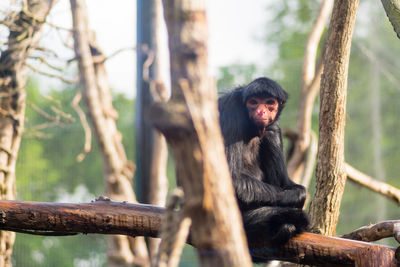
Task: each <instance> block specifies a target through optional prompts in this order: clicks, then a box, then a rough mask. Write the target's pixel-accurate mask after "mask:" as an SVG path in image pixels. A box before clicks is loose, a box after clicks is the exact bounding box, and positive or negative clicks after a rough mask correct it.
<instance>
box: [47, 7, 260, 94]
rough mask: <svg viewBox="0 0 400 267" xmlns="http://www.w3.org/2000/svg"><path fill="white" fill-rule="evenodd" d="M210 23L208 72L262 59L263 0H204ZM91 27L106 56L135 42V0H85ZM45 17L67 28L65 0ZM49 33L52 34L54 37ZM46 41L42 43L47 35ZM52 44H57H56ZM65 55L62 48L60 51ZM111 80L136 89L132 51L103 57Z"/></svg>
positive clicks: (126, 90) (116, 86) (132, 91)
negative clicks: (108, 57)
mask: <svg viewBox="0 0 400 267" xmlns="http://www.w3.org/2000/svg"><path fill="white" fill-rule="evenodd" d="M206 2H207V6H208V8H207V16H208V23H209V25H208V26H209V31H210V39H209V47H208V48H209V62H210V66H209V68H210V73H211V74H212V75H214V76H215V75H216V74H217V69H218V67H220V66H223V65H229V64H232V63H238V62H241V63H255V64H257V65H265V64H266V63H265V62H262V61H260V59H261V58H264V51H265V50H264V48H263V47H264V45H263V43H262V41H261V40H260V39H261V38H260V36H261V33H262V31H263V28H264V27H265V25H266V19H265V16H266V14H267V12H266V1H265V0H252V1H251V2H249V1H243V0H230V1H226V0H206ZM87 5H88V12H89V23H90V27H91V28H92V29H94V30H95V31H96V34H97V40H98V42H99V44H100V46H101V48H102V49H103V51H104V52H105V54H106V55H110V54H112V53H113V52H115V51H116V50H118V49H121V48H127V47H134V46H135V44H136V1H132V0H113V1H109V0H87ZM50 21H51V22H53V23H54V24H56V25H62V26H64V27H71V26H70V25H71V15H70V11H69V1H67V0H60V1H59V3H58V4H57V6H56V7H55V9H54V10H53V12H52V14H51V16H50ZM53 38H54V37H53ZM45 40H46V45H47V44H48V42H49V39H45ZM55 49H57V48H55ZM61 53H62V54H64V55H65V56H66V57H67V58H69V57H72V55H67V53H68V52H67V51H64V52H61ZM106 67H107V72H108V76H109V81H110V85H111V86H112V88H113V89H114V90H116V91H117V92H124V93H126V94H127V95H129V96H133V95H134V94H135V90H136V89H135V88H136V70H135V69H136V54H135V52H134V51H125V52H123V53H121V54H119V55H117V56H115V57H113V58H111V59H110V60H108V61H107V65H106Z"/></svg>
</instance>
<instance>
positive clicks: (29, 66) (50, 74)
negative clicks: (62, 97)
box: [26, 64, 78, 83]
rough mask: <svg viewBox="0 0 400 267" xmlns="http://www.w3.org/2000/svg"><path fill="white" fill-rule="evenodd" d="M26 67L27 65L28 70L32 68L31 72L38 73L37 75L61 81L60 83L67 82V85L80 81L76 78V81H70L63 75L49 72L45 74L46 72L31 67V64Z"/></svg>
mask: <svg viewBox="0 0 400 267" xmlns="http://www.w3.org/2000/svg"><path fill="white" fill-rule="evenodd" d="M26 65H27V67H28V68H30V69H31V70H33V71H34V72H36V73H39V74H42V75H45V76H47V77H50V78H56V79H59V80H60V81H62V82H65V83H76V82H77V80H78V79H77V78H75V79H73V80H69V79H66V78H64V77H63V76H61V75H58V74H53V73H49V72H45V71H42V70H39V69H37V68H35V67H33V66H32V65H30V64H26Z"/></svg>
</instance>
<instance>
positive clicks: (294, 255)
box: [250, 233, 400, 267]
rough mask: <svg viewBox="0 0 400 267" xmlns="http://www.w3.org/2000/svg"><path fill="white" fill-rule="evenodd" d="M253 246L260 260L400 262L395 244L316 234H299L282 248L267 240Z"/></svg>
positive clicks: (339, 263)
mask: <svg viewBox="0 0 400 267" xmlns="http://www.w3.org/2000/svg"><path fill="white" fill-rule="evenodd" d="M250 247H251V249H250V250H251V255H252V256H253V257H256V258H258V259H260V260H265V259H275V260H282V261H290V262H295V263H301V264H307V265H315V266H327V265H328V266H363V267H369V266H371V267H372V266H376V267H378V266H379V267H383V266H387V267H389V266H390V267H395V266H399V264H400V262H399V261H398V260H397V259H396V256H395V253H396V249H395V248H393V247H388V246H383V245H377V244H372V243H366V242H361V241H354V240H349V239H343V238H338V237H328V236H322V235H318V234H312V233H303V234H301V235H298V236H296V237H294V238H292V239H291V240H289V242H288V243H287V244H286V245H285V246H284V247H282V248H275V249H273V248H272V249H271V248H268V247H266V245H265V244H264V243H263V242H260V243H258V244H250Z"/></svg>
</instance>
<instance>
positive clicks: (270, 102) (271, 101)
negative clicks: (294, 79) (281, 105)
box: [266, 98, 278, 106]
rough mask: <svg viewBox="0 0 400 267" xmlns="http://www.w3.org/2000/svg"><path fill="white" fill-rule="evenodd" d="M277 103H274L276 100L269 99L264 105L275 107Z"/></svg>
mask: <svg viewBox="0 0 400 267" xmlns="http://www.w3.org/2000/svg"><path fill="white" fill-rule="evenodd" d="M277 103H278V101H276V99H274V98H270V99H268V100H267V101H266V104H267V105H269V106H273V105H276V104H277Z"/></svg>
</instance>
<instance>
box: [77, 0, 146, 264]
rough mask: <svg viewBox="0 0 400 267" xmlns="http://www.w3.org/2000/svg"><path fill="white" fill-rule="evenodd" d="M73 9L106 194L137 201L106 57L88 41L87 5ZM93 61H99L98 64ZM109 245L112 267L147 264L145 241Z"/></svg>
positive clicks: (111, 241) (114, 241)
mask: <svg viewBox="0 0 400 267" xmlns="http://www.w3.org/2000/svg"><path fill="white" fill-rule="evenodd" d="M71 9H72V15H73V25H74V40H75V53H76V55H77V58H78V65H79V73H80V79H81V84H82V90H83V96H84V99H85V103H86V107H87V111H88V114H89V118H90V122H91V124H92V128H93V132H94V133H95V136H96V140H97V142H98V144H99V147H100V151H101V154H102V158H103V166H104V177H105V183H106V192H107V195H108V196H109V197H111V198H112V199H115V200H118V201H129V202H136V197H135V193H134V192H133V188H132V179H133V173H134V168H135V167H134V164H133V163H132V162H129V161H128V160H127V157H126V153H125V150H124V147H123V145H122V137H121V134H120V133H119V132H118V130H117V126H116V119H117V117H118V113H117V112H116V111H115V110H114V108H113V106H112V97H111V93H110V89H109V86H108V82H107V75H106V71H105V67H104V60H105V57H104V55H103V54H102V52H101V50H100V49H99V48H98V47H97V45H96V44H95V42H94V38H92V40H90V39H89V36H91V35H93V34H91V33H90V31H89V27H88V22H87V20H86V18H87V12H86V6H85V2H84V1H83V0H71ZM92 53H93V55H92ZM93 58H96V61H95V62H94V60H93ZM108 245H109V248H108V264H109V266H131V265H132V264H134V263H136V264H137V263H138V262H140V263H145V262H146V261H148V257H147V250H146V246H145V243H144V240H143V238H138V239H137V240H130V239H129V238H128V237H127V236H113V237H111V238H110V239H109V244H108ZM132 250H133V251H132Z"/></svg>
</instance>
